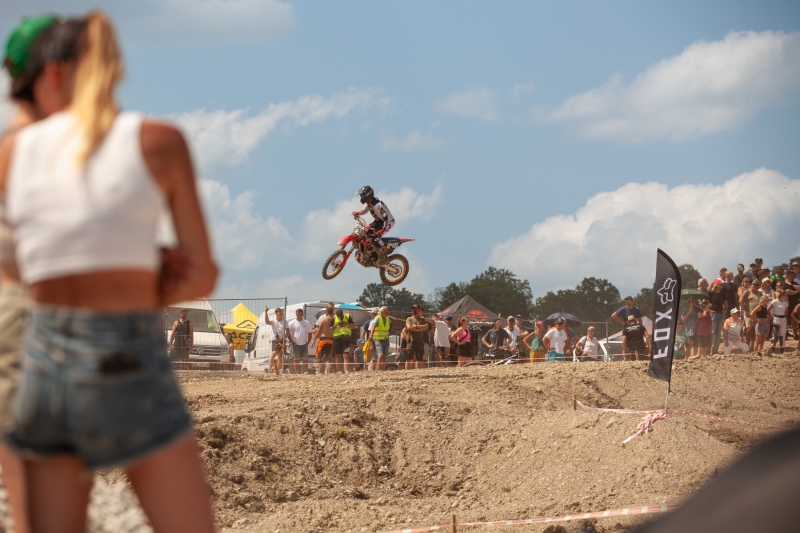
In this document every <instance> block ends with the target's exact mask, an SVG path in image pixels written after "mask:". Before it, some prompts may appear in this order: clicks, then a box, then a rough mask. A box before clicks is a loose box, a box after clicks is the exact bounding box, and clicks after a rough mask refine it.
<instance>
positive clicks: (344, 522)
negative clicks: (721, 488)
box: [180, 353, 800, 533]
mask: <svg viewBox="0 0 800 533" xmlns="http://www.w3.org/2000/svg"><path fill="white" fill-rule="evenodd" d="M646 368H647V364H646V363H644V362H639V363H589V364H536V365H514V366H504V367H467V368H461V369H458V368H437V369H429V370H422V371H421V370H416V371H395V372H383V373H374V372H369V373H364V372H361V373H357V374H349V375H341V374H340V375H331V376H282V377H275V376H270V375H266V374H261V375H257V374H249V375H248V374H246V373H241V374H235V375H234V374H232V373H207V372H204V373H198V372H183V373H181V375H180V380H181V383H182V386H183V387H184V391H185V393H186V396H187V399H188V402H189V405H190V407H191V409H192V410H193V412H194V415H195V417H196V420H197V431H198V434H199V436H200V442H201V447H202V456H203V459H204V462H205V464H206V468H207V470H208V475H209V479H210V481H211V485H212V490H213V498H214V502H215V506H216V512H217V516H218V518H219V521H220V525H221V526H222V527H223V528H227V529H228V530H231V531H239V530H242V531H244V530H249V531H265V532H270V533H274V532H275V531H280V532H286V531H355V532H360V531H384V530H391V529H399V528H401V527H402V528H409V527H418V526H425V525H436V524H444V523H448V522H449V518H450V514H451V513H455V514H456V515H457V518H458V520H459V521H476V520H499V519H518V518H531V517H536V516H551V515H560V514H568V513H578V512H589V511H597V510H605V509H616V508H623V507H630V506H638V505H654V504H666V503H679V502H680V501H681V500H682V499H684V498H685V497H686V496H688V495H690V494H691V493H692V492H693V491H694V490H695V489H697V488H698V487H699V486H700V485H701V484H702V483H703V482H704V481H706V480H707V479H709V477H711V476H714V475H715V473H717V472H718V471H719V470H720V469H721V468H723V467H724V466H725V465H726V464H727V463H728V462H730V461H731V460H733V459H735V458H736V457H737V456H739V455H740V454H741V453H742V452H744V451H746V450H747V449H748V448H749V447H751V446H752V445H753V444H754V443H755V442H757V441H759V440H761V439H763V438H765V437H767V436H768V435H770V434H771V433H772V432H774V431H776V430H764V429H759V428H755V427H752V426H747V425H742V424H731V423H724V422H715V421H711V420H707V419H701V418H693V417H688V416H683V415H678V414H673V415H671V416H670V418H669V419H667V420H661V421H658V422H657V423H656V424H655V425H654V426H653V429H652V432H651V433H649V434H647V435H644V436H642V437H638V438H636V439H634V440H633V441H632V442H630V443H629V444H627V445H625V446H622V445H621V442H622V441H623V440H624V439H625V438H626V437H627V436H629V435H630V434H632V433H633V432H634V431H635V429H636V425H637V423H638V422H639V419H640V417H639V416H635V415H619V414H599V413H593V412H586V411H581V410H580V409H579V410H578V411H573V409H572V394H573V393H575V394H577V396H578V399H580V400H581V401H582V402H583V403H585V404H587V405H592V406H598V407H610V408H631V409H652V408H659V407H661V406H663V404H664V394H665V390H666V389H665V384H663V383H662V382H658V381H655V380H653V379H651V378H649V377H647V375H646ZM670 407H672V408H675V409H684V410H687V411H692V412H696V413H703V414H709V415H718V416H725V417H731V418H736V419H741V420H744V421H751V422H758V423H762V424H770V425H776V426H778V425H787V424H796V423H798V422H800V414H798V408H799V407H800V357H798V355H797V354H796V353H792V354H787V355H781V356H770V355H766V354H755V355H734V356H729V357H721V356H716V357H710V358H707V359H704V360H696V361H677V362H676V363H675V367H674V371H673V384H672V393H671V395H670ZM642 519H643V518H633V517H630V518H622V519H619V518H611V519H601V520H598V521H596V522H595V521H592V522H579V523H567V524H564V527H566V529H567V530H568V531H594V530H596V531H609V530H615V529H626V528H629V527H631V526H632V525H634V524H635V523H638V522H637V521H638V520H642ZM550 527H551V528H552V527H553V526H550ZM544 530H545V527H544V526H522V527H515V528H513V531H544ZM509 531H511V529H510V530H509ZM550 531H553V529H551V530H550Z"/></svg>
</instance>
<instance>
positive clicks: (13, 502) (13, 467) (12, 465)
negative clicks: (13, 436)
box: [0, 444, 31, 533]
mask: <svg viewBox="0 0 800 533" xmlns="http://www.w3.org/2000/svg"><path fill="white" fill-rule="evenodd" d="M0 467H2V469H3V484H4V485H5V486H6V491H7V492H8V503H9V505H10V506H11V517H12V518H13V519H14V533H29V532H30V530H31V527H30V518H29V517H28V501H27V500H28V498H27V495H26V490H27V483H26V482H25V463H24V461H23V460H22V457H20V456H19V455H17V454H16V453H14V452H13V451H11V450H10V449H8V447H7V446H5V445H4V444H0Z"/></svg>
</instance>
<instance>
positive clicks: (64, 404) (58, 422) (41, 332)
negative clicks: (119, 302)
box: [7, 308, 192, 470]
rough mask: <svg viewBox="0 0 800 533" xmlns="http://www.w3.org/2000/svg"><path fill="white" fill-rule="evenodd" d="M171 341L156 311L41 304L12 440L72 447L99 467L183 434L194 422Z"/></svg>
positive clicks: (19, 444)
mask: <svg viewBox="0 0 800 533" xmlns="http://www.w3.org/2000/svg"><path fill="white" fill-rule="evenodd" d="M165 346H166V340H165V338H164V331H163V328H162V327H160V325H159V315H158V314H156V313H150V312H141V313H129V314H104V313H96V312H91V311H84V310H76V309H72V308H39V309H34V311H33V312H32V313H31V317H30V323H29V325H28V330H27V332H26V337H25V341H24V347H23V361H22V376H21V379H20V384H19V389H18V394H17V398H16V401H15V405H14V409H13V413H12V419H13V427H12V429H11V431H10V432H9V434H8V435H7V442H8V444H10V445H11V446H12V447H13V448H15V449H16V450H18V451H19V452H21V453H22V454H24V455H27V456H34V457H35V456H39V457H47V456H55V455H63V454H70V455H75V456H78V457H79V458H80V459H82V460H83V461H84V462H85V463H86V466H87V467H88V468H89V469H92V470H93V469H97V468H107V467H113V466H126V465H130V464H132V463H134V462H136V461H138V460H140V459H142V458H144V457H145V456H147V455H148V454H150V453H152V452H154V451H156V450H158V449H160V448H163V447H165V446H167V445H169V444H172V443H174V442H176V441H177V440H179V439H180V438H183V437H184V436H186V435H187V434H189V432H190V431H191V429H192V421H191V417H190V415H189V412H188V411H187V409H186V405H185V402H184V399H183V395H182V394H181V391H180V388H179V387H178V384H177V382H176V381H175V375H174V374H173V372H172V366H171V364H170V362H169V360H168V358H167V356H166V355H165V353H164V352H165V350H164V347H165Z"/></svg>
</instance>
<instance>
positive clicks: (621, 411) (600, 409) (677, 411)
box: [572, 394, 784, 429]
mask: <svg viewBox="0 0 800 533" xmlns="http://www.w3.org/2000/svg"><path fill="white" fill-rule="evenodd" d="M572 401H573V404H574V405H575V406H576V407H580V408H581V409H584V410H586V411H595V412H599V413H618V414H623V415H652V414H654V413H660V412H661V411H664V409H653V410H650V411H635V410H633V409H606V408H603V407H589V406H588V405H584V404H582V403H581V401H580V400H578V398H577V396H576V395H574V394H573V395H572ZM666 411H667V412H668V413H670V414H678V415H686V416H694V417H697V418H707V419H709V420H717V421H720V422H730V423H733V424H744V425H747V426H754V427H760V428H766V429H783V427H784V426H771V425H769V424H761V423H759V422H747V421H745V420H736V419H735V418H726V417H723V416H714V415H704V414H700V413H692V412H691V411H684V410H682V409H671V408H670V409H666ZM664 418H666V417H664Z"/></svg>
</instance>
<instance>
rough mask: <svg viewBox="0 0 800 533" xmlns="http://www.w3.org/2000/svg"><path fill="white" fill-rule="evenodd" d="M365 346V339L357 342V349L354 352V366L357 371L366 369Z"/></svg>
mask: <svg viewBox="0 0 800 533" xmlns="http://www.w3.org/2000/svg"><path fill="white" fill-rule="evenodd" d="M364 346H366V342H365V341H364V339H358V340H357V341H356V349H355V350H353V364H354V365H355V369H356V370H361V369H362V368H364Z"/></svg>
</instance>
